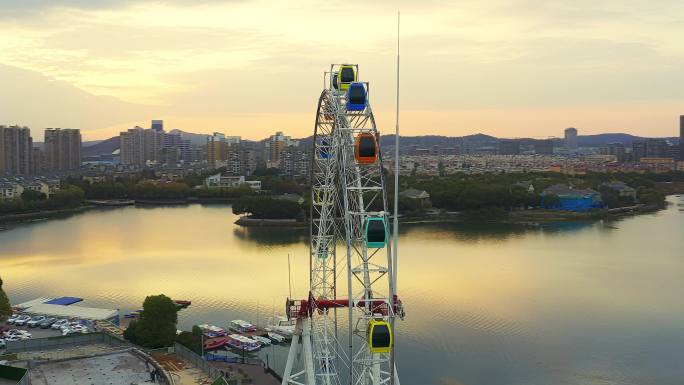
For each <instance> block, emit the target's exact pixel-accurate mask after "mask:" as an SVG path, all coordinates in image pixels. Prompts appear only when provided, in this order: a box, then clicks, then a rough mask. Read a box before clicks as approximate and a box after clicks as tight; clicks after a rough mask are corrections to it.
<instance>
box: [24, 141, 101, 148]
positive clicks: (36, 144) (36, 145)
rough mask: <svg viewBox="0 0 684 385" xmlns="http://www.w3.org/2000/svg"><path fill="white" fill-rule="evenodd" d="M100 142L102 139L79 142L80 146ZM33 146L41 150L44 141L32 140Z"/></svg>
mask: <svg viewBox="0 0 684 385" xmlns="http://www.w3.org/2000/svg"><path fill="white" fill-rule="evenodd" d="M100 142H102V141H101V140H87V141H85V142H81V147H86V146H92V145H95V144H98V143H100ZM33 147H35V148H40V149H41V150H42V149H43V147H45V143H43V142H33Z"/></svg>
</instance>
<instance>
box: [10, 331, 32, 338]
mask: <svg viewBox="0 0 684 385" xmlns="http://www.w3.org/2000/svg"><path fill="white" fill-rule="evenodd" d="M5 335H6V336H28V337H31V333H29V332H27V331H26V330H21V329H12V330H10V331H8V332H6V333H5Z"/></svg>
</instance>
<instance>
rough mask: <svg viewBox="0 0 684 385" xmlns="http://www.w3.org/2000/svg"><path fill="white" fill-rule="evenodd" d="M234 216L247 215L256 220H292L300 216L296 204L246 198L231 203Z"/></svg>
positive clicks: (298, 207) (268, 199) (253, 197)
mask: <svg viewBox="0 0 684 385" xmlns="http://www.w3.org/2000/svg"><path fill="white" fill-rule="evenodd" d="M233 213H234V214H238V215H240V214H249V215H251V216H252V217H253V218H257V219H293V218H299V217H301V216H302V214H303V213H302V208H301V207H300V206H299V204H297V203H296V202H292V201H288V200H284V199H273V198H271V197H261V196H246V197H242V198H240V199H238V200H237V201H236V202H235V203H233Z"/></svg>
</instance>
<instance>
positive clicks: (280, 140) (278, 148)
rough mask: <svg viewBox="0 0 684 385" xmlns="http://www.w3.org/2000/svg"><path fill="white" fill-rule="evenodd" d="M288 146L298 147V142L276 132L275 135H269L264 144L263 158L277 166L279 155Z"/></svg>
mask: <svg viewBox="0 0 684 385" xmlns="http://www.w3.org/2000/svg"><path fill="white" fill-rule="evenodd" d="M289 146H299V141H298V140H293V139H292V138H291V137H289V136H285V135H283V133H282V132H280V131H278V132H276V133H275V135H271V136H270V137H269V138H268V140H267V141H266V142H265V143H264V155H265V156H264V157H265V158H266V160H267V161H268V162H269V163H272V164H279V163H280V154H281V153H282V152H283V149H285V147H289Z"/></svg>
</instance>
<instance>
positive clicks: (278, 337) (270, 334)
mask: <svg viewBox="0 0 684 385" xmlns="http://www.w3.org/2000/svg"><path fill="white" fill-rule="evenodd" d="M267 335H268V338H270V339H271V341H273V342H275V343H276V344H282V343H283V342H285V337H283V336H281V335H280V334H278V333H274V332H268V334H267Z"/></svg>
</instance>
